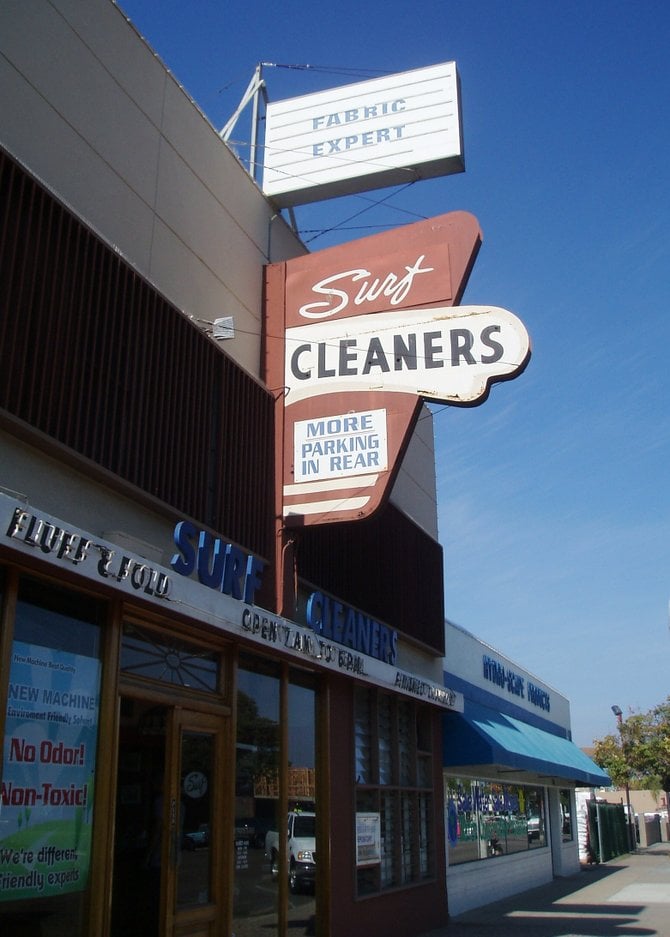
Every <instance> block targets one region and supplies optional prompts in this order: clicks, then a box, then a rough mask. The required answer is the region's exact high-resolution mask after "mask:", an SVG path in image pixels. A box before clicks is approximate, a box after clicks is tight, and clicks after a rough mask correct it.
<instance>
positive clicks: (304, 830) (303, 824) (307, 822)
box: [293, 817, 316, 836]
mask: <svg viewBox="0 0 670 937" xmlns="http://www.w3.org/2000/svg"><path fill="white" fill-rule="evenodd" d="M315 820H316V817H296V818H295V822H294V824H293V835H294V836H314V828H315Z"/></svg>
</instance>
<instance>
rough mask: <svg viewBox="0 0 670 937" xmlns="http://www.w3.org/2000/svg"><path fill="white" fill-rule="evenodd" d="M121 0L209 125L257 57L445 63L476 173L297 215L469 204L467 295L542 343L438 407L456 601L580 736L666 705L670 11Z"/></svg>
mask: <svg viewBox="0 0 670 937" xmlns="http://www.w3.org/2000/svg"><path fill="white" fill-rule="evenodd" d="M120 5H121V7H122V9H123V10H124V11H125V12H126V13H127V15H128V16H129V18H130V19H131V20H132V21H133V22H134V24H135V25H136V27H137V28H138V30H139V31H140V32H141V33H142V34H143V35H144V36H145V38H146V39H147V41H148V42H149V43H150V44H151V45H152V46H153V47H154V49H155V50H156V52H157V53H158V54H159V56H160V57H161V58H162V60H163V61H164V62H165V64H166V65H167V66H168V67H169V68H170V69H171V70H172V72H173V73H174V75H175V76H176V78H177V79H178V80H179V81H180V82H181V83H182V85H183V86H184V87H185V89H186V90H187V91H188V93H189V94H190V95H191V97H192V98H193V99H194V100H195V101H196V102H197V104H198V105H199V106H200V108H201V109H202V110H203V111H204V113H205V114H206V115H207V117H208V118H209V119H210V120H211V122H212V123H213V124H214V125H215V126H216V127H222V126H223V125H224V124H225V123H226V121H227V120H228V118H229V117H230V115H231V114H232V113H233V111H234V110H235V108H236V107H237V105H238V103H239V101H240V99H241V97H242V94H243V92H244V90H245V88H246V86H247V84H248V82H249V80H250V78H251V76H252V74H253V71H254V68H255V66H256V64H257V62H259V61H267V62H274V63H279V64H281V65H304V64H310V65H314V66H319V68H314V69H308V70H300V69H288V68H266V69H265V79H266V83H267V88H268V93H269V96H270V99H271V100H279V99H281V98H285V97H290V96H292V95H297V94H304V93H308V92H310V91H315V90H320V89H322V88H327V87H332V86H335V85H337V84H340V83H343V81H347V80H349V78H345V79H343V78H342V77H341V76H339V75H337V74H334V73H328V72H327V69H332V70H333V72H334V71H336V70H352V71H351V80H357V79H358V77H359V75H358V73H359V72H360V77H368V76H369V75H370V74H371V72H372V70H379V72H380V73H389V72H396V71H404V70H406V69H410V68H419V67H423V66H426V65H432V64H435V63H439V62H445V61H451V60H455V61H456V63H457V66H458V70H459V73H460V77H461V85H462V108H463V127H464V140H465V154H466V172H465V173H463V174H461V175H457V176H450V177H447V178H444V179H439V180H431V181H426V182H420V183H417V184H415V185H413V186H410V187H408V188H401V189H400V188H399V189H395V190H380V191H378V192H376V193H371V194H369V195H367V196H366V197H365V198H364V199H362V198H348V199H339V200H332V201H328V202H322V203H319V204H317V205H314V206H309V207H305V208H302V209H297V210H296V216H297V221H298V225H299V227H300V230H301V232H303V235H304V237H305V240H306V241H308V242H309V245H310V248H311V249H313V250H316V249H319V248H321V247H328V246H330V245H331V244H334V243H339V242H342V241H344V240H352V239H354V238H357V237H362V236H364V235H367V234H371V233H374V232H375V231H376V230H385V229H386V228H387V227H388V226H389V225H401V224H404V223H406V222H408V221H412V220H418V219H419V218H425V217H430V216H432V215H439V214H442V213H443V212H446V211H451V210H456V209H462V210H466V211H469V212H472V213H473V214H474V215H476V217H477V218H478V220H479V223H480V225H481V227H482V230H483V234H484V244H483V247H482V250H481V252H480V254H479V258H478V260H477V263H476V265H475V268H474V271H473V274H472V276H471V278H470V283H469V286H468V289H467V291H466V294H465V297H464V300H463V301H464V302H465V303H468V304H476V303H489V304H493V305H498V306H503V307H505V308H507V309H510V310H512V311H513V312H515V313H516V314H517V315H518V316H519V317H520V318H521V319H522V321H523V322H524V323H525V325H526V327H527V329H528V331H529V333H530V336H531V341H532V345H533V357H532V359H531V361H530V364H529V366H528V368H527V369H526V371H525V372H524V373H523V374H522V375H521V376H520V377H519V378H517V379H516V380H514V381H511V382H508V383H503V384H500V385H497V386H496V387H495V388H494V389H493V391H492V393H491V395H490V397H489V399H488V400H487V401H486V402H485V403H484V404H483V405H482V406H481V407H477V408H474V409H456V408H453V407H436V408H435V412H436V417H435V433H436V449H437V456H438V501H439V511H440V539H441V541H442V543H443V545H444V549H445V578H446V590H445V601H446V611H447V615H448V617H449V618H451V619H452V620H453V621H455V622H457V623H458V624H460V625H462V626H463V627H465V628H467V629H468V630H470V631H472V632H474V633H475V634H477V635H478V636H480V637H481V638H483V639H484V640H485V641H487V642H488V643H490V644H492V645H493V646H494V647H497V648H499V649H500V650H502V651H503V652H504V653H506V654H508V655H509V656H511V657H512V658H513V659H515V660H517V661H518V662H519V663H520V664H522V665H523V666H524V667H526V668H527V669H529V670H531V671H533V672H535V673H536V674H537V675H538V676H539V677H541V678H542V679H543V680H545V681H547V682H548V683H549V684H551V685H552V686H554V687H555V688H556V689H557V690H559V691H561V692H562V693H564V694H565V695H566V696H568V698H569V699H570V701H571V708H572V724H573V736H574V739H575V741H576V742H577V743H578V744H579V745H589V744H590V743H591V741H592V739H593V738H594V737H600V736H602V735H604V734H606V733H607V732H611V731H614V729H615V720H614V716H613V715H612V713H611V710H610V707H611V705H612V704H613V703H616V704H618V705H620V706H621V707H622V709H623V710H624V713H627V712H628V711H629V710H630V709H642V710H646V709H649V708H651V707H652V706H654V705H655V704H656V703H658V702H660V701H662V700H664V699H665V698H666V696H667V695H668V694H670V680H669V679H668V674H669V672H670V666H669V664H670V632H669V630H668V600H669V599H670V564H669V562H668V560H669V555H670V546H669V543H670V486H669V484H668V464H669V463H670V415H669V413H668V401H669V397H670V395H669V393H668V391H669V390H670V367H669V366H668V358H669V356H670V308H669V306H670V303H669V297H670V288H669V287H670V235H669V226H670V183H669V181H668V173H669V172H670V154H669V150H670V120H669V119H668V114H669V110H670V108H669V104H668V102H669V101H670V67H669V65H668V49H669V48H670V5H669V4H667V2H666V0H630V2H622V0H590V2H589V3H588V4H587V3H584V2H583V0H468V2H462V0H461V2H454V0H424V2H423V3H421V4H415V5H412V4H407V3H400V2H397V0H384V2H383V3H382V2H380V0H373V2H368V3H364V4H362V5H361V4H360V3H359V2H358V0H356V2H353V0H340V2H338V3H337V4H333V5H330V6H329V5H321V4H313V3H306V2H304V0H285V2H284V3H282V4H281V5H278V4H276V3H274V2H273V3H269V2H267V0H259V2H256V3H254V4H247V3H244V4H243V3H240V2H238V0H225V2H224V0H191V2H189V3H186V2H184V0H181V2H177V0H161V2H160V3H158V2H156V0H123V2H122V3H121V4H120ZM243 130H244V128H243V127H242V126H241V127H240V134H239V135H240V136H241V135H242V133H243ZM240 152H241V155H245V154H244V152H243V151H240ZM382 199H383V203H382V204H377V203H381V202H382ZM361 209H366V211H365V212H364V213H363V214H357V213H359V212H360V211H361ZM355 214H357V217H356V218H355V220H352V221H350V222H347V220H348V219H350V218H352V216H353V215H355ZM324 230H328V231H329V232H330V233H328V234H323V235H319V234H318V232H321V231H324Z"/></svg>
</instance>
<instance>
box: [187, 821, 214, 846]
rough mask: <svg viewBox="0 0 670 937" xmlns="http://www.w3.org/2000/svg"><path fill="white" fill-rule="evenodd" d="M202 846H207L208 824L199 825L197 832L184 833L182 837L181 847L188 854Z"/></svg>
mask: <svg viewBox="0 0 670 937" xmlns="http://www.w3.org/2000/svg"><path fill="white" fill-rule="evenodd" d="M203 846H209V823H201V824H200V826H199V827H198V829H197V830H191V832H190V833H184V835H183V837H182V847H183V848H184V849H187V850H188V851H189V852H190V851H192V850H193V849H202V847H203Z"/></svg>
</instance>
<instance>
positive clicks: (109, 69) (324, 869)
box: [0, 0, 461, 937]
mask: <svg viewBox="0 0 670 937" xmlns="http://www.w3.org/2000/svg"><path fill="white" fill-rule="evenodd" d="M0 76H1V79H2V83H3V89H4V100H5V105H3V116H2V123H1V125H0V185H1V189H2V198H1V199H0V354H1V356H2V368H1V369H0V597H1V602H2V605H1V609H2V611H1V614H2V618H1V624H2V631H1V640H0V733H2V737H3V739H4V744H3V751H2V800H1V804H0V928H2V931H3V933H4V932H7V933H12V934H15V935H17V937H21V935H29V934H36V933H39V934H42V935H58V937H62V935H64V934H67V935H72V937H78V935H91V937H92V935H95V937H98V935H118V937H121V935H127V937H129V935H134V934H137V935H142V937H147V935H151V934H152V933H153V934H161V935H172V934H175V935H177V934H179V935H205V934H207V935H230V934H236V935H237V937H241V935H246V937H253V935H257V934H261V933H263V934H268V933H270V934H273V933H274V934H278V935H284V934H286V933H288V932H289V930H290V932H291V933H293V934H301V933H304V934H313V933H318V934H319V935H322V937H327V935H329V934H332V935H339V934H344V933H346V934H347V935H349V937H355V935H357V934H361V935H362V934H365V935H366V937H372V935H375V934H380V935H381V934H387V933H389V932H391V931H393V932H396V933H403V934H406V935H411V934H413V933H420V932H422V931H426V930H429V929H431V928H432V927H435V926H437V925H439V924H441V923H443V922H444V921H445V920H446V916H447V903H446V894H445V887H444V881H445V874H446V865H445V840H444V813H443V798H442V732H441V718H442V714H443V713H444V711H445V709H446V710H449V709H452V708H458V706H459V701H460V699H461V698H460V696H459V694H458V693H451V692H445V691H444V688H443V687H444V685H443V680H442V656H443V654H444V632H443V607H442V595H443V582H442V551H441V548H440V546H439V544H438V542H437V539H436V522H435V483H434V471H433V465H434V460H433V452H432V432H431V429H430V420H423V421H421V422H420V424H419V429H418V431H417V432H416V433H415V435H414V438H413V440H412V443H411V445H410V447H409V449H408V450H407V453H406V454H405V457H404V461H403V465H402V468H401V471H400V474H399V476H398V479H397V481H396V484H395V487H394V491H393V494H392V497H391V500H390V502H389V503H388V504H387V505H386V507H384V508H383V510H382V511H380V512H379V513H378V514H377V515H376V516H375V518H373V519H372V520H370V521H368V522H366V523H365V524H356V523H344V524H337V525H332V526H330V527H329V526H323V527H314V528H311V529H305V530H299V529H298V530H295V531H292V535H291V551H290V553H291V557H292V562H291V567H290V569H288V568H285V567H283V566H282V556H281V554H280V552H278V550H279V547H278V540H277V526H276V498H275V493H276V492H275V488H276V475H275V449H274V438H275V420H276V394H275V390H276V389H273V388H269V387H267V386H265V384H264V383H263V380H262V370H261V350H262V349H261V344H262V315H263V281H264V270H265V269H266V267H267V265H268V264H274V263H279V262H283V261H286V260H289V259H291V258H293V257H297V256H299V255H301V254H302V253H304V247H303V245H302V244H301V243H300V241H299V240H298V239H297V237H296V236H295V234H294V233H293V232H292V230H291V229H290V228H289V226H288V225H287V224H285V222H284V221H283V219H282V218H281V216H280V215H279V214H278V213H277V211H276V210H275V208H274V207H273V206H272V205H271V204H270V203H269V202H268V201H267V200H266V199H265V198H264V197H263V196H262V195H261V193H260V192H259V191H258V189H257V188H256V186H255V185H254V184H253V182H252V181H251V179H250V178H249V177H248V175H247V174H246V172H245V171H244V170H243V168H242V167H241V166H240V164H239V163H238V161H237V160H236V158H235V157H234V156H233V155H232V154H231V153H230V151H229V150H228V149H227V148H226V146H225V145H224V144H223V143H222V141H221V139H220V138H219V136H218V134H217V132H216V131H215V129H214V128H213V127H212V126H211V125H210V124H209V123H208V122H207V120H206V119H205V117H204V116H203V114H202V113H201V112H200V111H199V110H198V109H197V107H196V106H195V105H194V103H193V102H192V101H191V100H190V99H189V97H188V95H187V94H186V92H185V91H184V89H183V88H181V87H180V86H179V84H178V82H177V81H176V80H175V78H174V77H173V76H172V75H170V73H169V72H168V71H167V70H166V69H165V67H164V66H163V65H162V63H161V62H160V60H159V59H158V58H157V57H156V55H155V54H154V53H153V51H152V50H151V49H150V48H149V47H148V46H147V44H146V43H145V42H144V40H143V39H142V37H141V36H139V35H138V33H137V32H136V30H135V29H134V28H133V26H132V24H131V23H129V22H128V20H127V19H126V17H125V16H124V15H123V13H122V11H121V10H120V9H119V8H118V7H117V6H116V5H115V4H114V3H112V2H110V0H91V2H89V3H87V4H79V3H73V2H71V0H39V2H37V3H31V4H25V3H21V2H18V0H9V2H7V3H5V4H3V5H2V10H0ZM334 557H336V558H337V562H334V561H333V558H334ZM408 570H412V574H411V575H408V572H407V571H408ZM282 575H284V576H285V578H286V580H287V582H289V583H290V585H291V587H292V589H293V592H292V597H293V601H292V605H291V607H290V611H291V614H287V613H286V602H285V601H284V606H283V611H284V614H283V615H280V614H278V612H279V611H280V609H279V608H278V607H277V595H278V594H279V589H278V581H277V580H278V578H279V577H280V576H282ZM282 594H283V595H285V590H283V591H282ZM315 597H316V598H315ZM310 602H311V603H312V605H311V606H310ZM315 602H320V603H321V606H322V607H324V608H325V607H328V608H330V609H335V608H336V609H337V613H336V614H337V617H338V621H339V622H340V626H339V630H338V626H337V625H335V624H333V625H332V626H331V628H330V631H327V633H324V632H323V631H322V632H321V633H319V634H317V632H315V630H314V628H313V627H309V618H308V613H307V609H308V607H313V604H314V603H315ZM344 620H347V621H355V622H356V623H357V624H356V629H357V630H356V632H355V637H352V634H351V633H347V632H346V630H345V629H344V627H343V626H342V625H341V622H342V621H344ZM359 622H360V624H358V623H359ZM296 818H300V820H301V823H299V824H297V823H296ZM299 828H300V829H299ZM283 842H288V847H289V848H287V850H286V851H285V850H284V849H283V848H278V849H276V850H275V852H276V854H275V855H273V853H272V846H273V843H275V844H277V845H278V844H279V843H283ZM294 846H295V850H294V851H293V847H294Z"/></svg>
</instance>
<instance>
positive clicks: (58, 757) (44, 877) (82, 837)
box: [0, 578, 104, 937]
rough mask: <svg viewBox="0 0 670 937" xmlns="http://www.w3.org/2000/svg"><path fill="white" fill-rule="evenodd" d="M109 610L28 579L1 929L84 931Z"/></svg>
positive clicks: (18, 626) (19, 631) (16, 677)
mask: <svg viewBox="0 0 670 937" xmlns="http://www.w3.org/2000/svg"><path fill="white" fill-rule="evenodd" d="M103 615H104V605H103V604H102V603H101V602H98V601H96V600H94V599H91V598H89V597H87V596H85V595H81V594H78V593H74V592H70V591H67V590H64V589H60V588H57V587H55V586H53V585H51V584H46V583H42V582H39V581H37V580H33V579H29V578H25V579H22V580H21V582H20V585H19V592H18V600H17V606H16V616H15V620H14V623H13V625H14V631H13V644H12V649H11V657H10V671H9V690H8V700H7V719H6V724H5V739H4V761H3V765H4V767H3V778H2V810H1V812H0V931H2V932H3V933H5V932H6V933H10V932H11V933H12V934H17V935H19V934H23V933H24V932H25V933H33V932H35V933H36V932H37V930H38V929H39V932H40V933H41V934H44V935H60V934H63V933H68V934H70V935H73V937H75V935H77V934H80V933H82V932H83V931H84V930H85V922H84V916H83V908H84V901H83V896H84V893H85V891H86V889H87V886H88V881H89V872H90V862H91V843H92V819H93V801H94V792H95V776H96V746H97V737H98V712H99V703H100V633H101V624H102V621H103ZM31 927H32V928H33V929H34V930H30V928H31Z"/></svg>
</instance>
